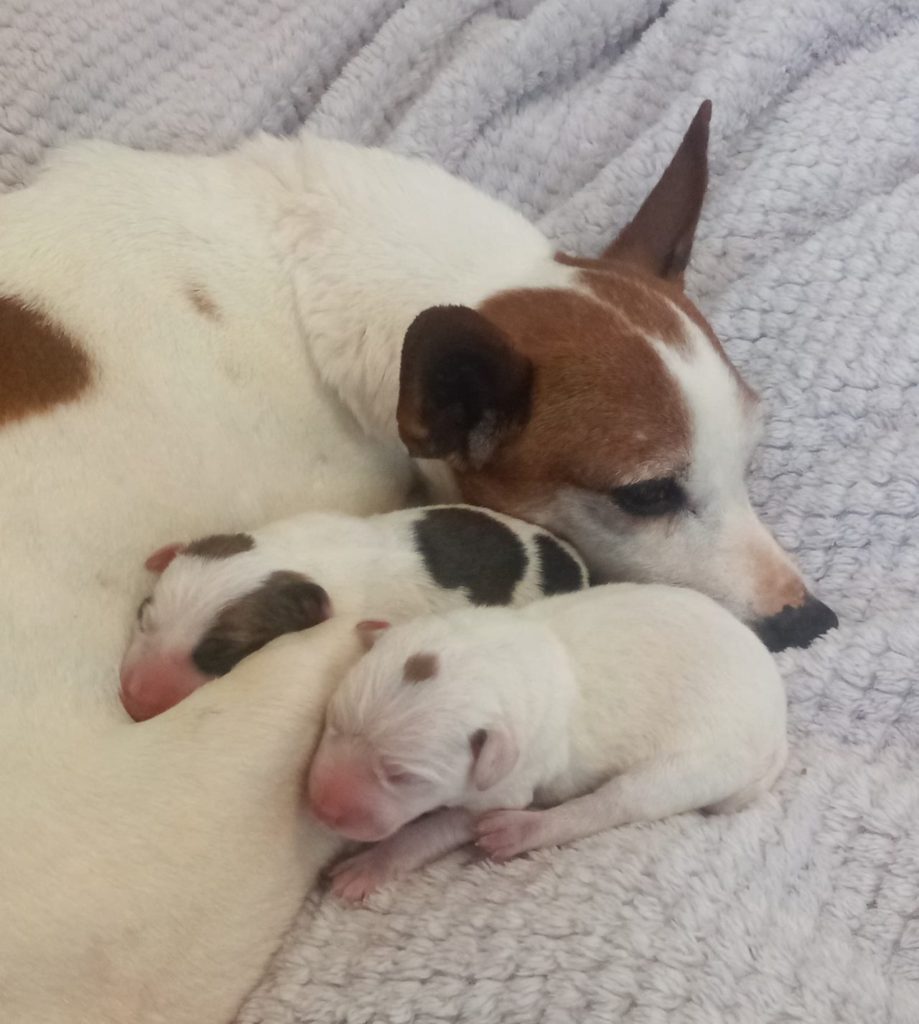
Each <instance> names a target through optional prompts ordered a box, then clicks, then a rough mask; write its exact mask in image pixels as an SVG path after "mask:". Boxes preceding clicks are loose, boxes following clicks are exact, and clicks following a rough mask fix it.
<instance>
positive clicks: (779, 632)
mask: <svg viewBox="0 0 919 1024" xmlns="http://www.w3.org/2000/svg"><path fill="white" fill-rule="evenodd" d="M750 625H751V628H752V629H753V632H754V633H756V635H757V636H758V637H759V638H760V640H762V641H763V643H764V644H765V645H766V646H767V647H768V648H769V650H770V651H784V650H785V649H786V648H788V647H807V646H809V645H810V643H811V642H812V641H814V640H816V639H817V637H818V636H823V634H824V633H826V632H827V631H828V630H830V629H835V628H836V627H837V626H838V625H839V619H838V618H837V616H836V613H835V612H834V611H833V609H832V608H830V607H829V606H828V605H825V604H824V603H823V602H822V601H818V600H817V598H816V597H814V595H813V594H811V593H808V594H806V595H805V598H804V603H803V604H800V605H795V606H794V607H792V606H791V605H786V606H785V607H784V608H783V609H782V610H781V611H780V612H778V613H777V614H775V615H770V616H769V617H768V618H766V619H758V620H757V621H756V622H753V623H751V624H750Z"/></svg>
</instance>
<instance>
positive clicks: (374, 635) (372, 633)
mask: <svg viewBox="0 0 919 1024" xmlns="http://www.w3.org/2000/svg"><path fill="white" fill-rule="evenodd" d="M354 628H355V629H356V630H357V635H358V636H359V637H360V638H361V643H362V644H363V645H364V650H365V651H369V650H370V648H371V647H373V645H374V644H375V643H376V642H377V640H379V639H380V637H381V636H382V635H383V633H385V632H386V630H387V629H389V623H388V622H384V621H383V620H382V619H364V621H363V622H359V623H358V624H357V625H356V626H355V627H354Z"/></svg>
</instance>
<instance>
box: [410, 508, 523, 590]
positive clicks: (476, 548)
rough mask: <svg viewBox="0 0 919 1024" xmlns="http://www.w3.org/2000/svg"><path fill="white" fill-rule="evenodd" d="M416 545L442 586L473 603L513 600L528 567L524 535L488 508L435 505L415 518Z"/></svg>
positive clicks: (437, 581) (429, 571) (429, 570)
mask: <svg viewBox="0 0 919 1024" xmlns="http://www.w3.org/2000/svg"><path fill="white" fill-rule="evenodd" d="M415 546H416V547H417V549H418V552H419V554H420V555H421V557H422V559H423V561H424V564H425V568H426V569H427V571H428V573H429V574H430V575H431V578H432V579H433V580H434V582H435V583H437V584H438V586H441V587H443V588H444V589H446V590H459V589H463V590H465V591H466V593H467V594H468V596H469V600H470V601H472V603H473V604H484V605H498V604H509V603H510V601H511V599H512V597H513V595H514V588H515V587H516V586H517V584H518V583H519V582H520V581H521V580H522V579H523V577H524V574H525V573H526V570H527V561H528V560H527V553H526V548H525V547H524V545H523V542H522V541H521V540H520V538H519V537H518V536H517V535H516V534H515V533H514V531H513V530H511V529H510V528H509V527H507V526H505V525H504V523H502V522H499V521H498V520H497V519H495V518H494V517H492V516H490V515H489V514H488V513H487V512H480V511H478V510H476V509H472V508H432V509H429V510H428V511H427V512H425V513H424V515H423V516H422V517H421V518H420V519H419V520H418V521H417V522H416V523H415Z"/></svg>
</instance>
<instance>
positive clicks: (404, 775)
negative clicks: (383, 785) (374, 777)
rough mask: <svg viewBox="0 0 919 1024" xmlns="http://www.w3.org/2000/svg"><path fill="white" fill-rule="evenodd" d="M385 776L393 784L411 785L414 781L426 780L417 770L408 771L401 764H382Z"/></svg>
mask: <svg viewBox="0 0 919 1024" xmlns="http://www.w3.org/2000/svg"><path fill="white" fill-rule="evenodd" d="M382 770H383V777H384V778H385V779H386V781H387V782H388V783H390V785H393V786H410V785H412V784H413V783H419V782H424V779H423V778H422V777H421V776H420V775H417V774H416V773H415V772H410V771H407V770H406V769H405V768H403V767H402V766H401V765H399V764H386V763H385V762H384V763H383V765H382Z"/></svg>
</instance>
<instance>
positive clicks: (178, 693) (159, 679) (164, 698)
mask: <svg viewBox="0 0 919 1024" xmlns="http://www.w3.org/2000/svg"><path fill="white" fill-rule="evenodd" d="M206 682H208V677H207V676H205V675H204V674H203V673H202V672H200V671H199V670H198V669H197V668H195V666H194V664H193V663H192V661H191V658H190V657H189V656H188V655H187V654H157V655H151V656H149V657H146V658H142V659H141V660H140V661H136V662H134V663H133V664H131V665H126V666H123V667H122V669H121V703H122V705H123V707H124V709H125V711H127V713H128V714H129V715H130V716H131V718H133V719H134V721H135V722H145V721H146V720H147V719H148V718H153V717H154V716H155V715H160V714H162V713H163V712H164V711H168V710H169V708H171V707H173V706H174V705H176V704H178V703H179V701H182V700H184V699H185V698H186V697H187V696H188V695H189V694H190V693H193V692H194V691H195V690H197V689H198V687H199V686H201V685H202V684H203V683H206Z"/></svg>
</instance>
